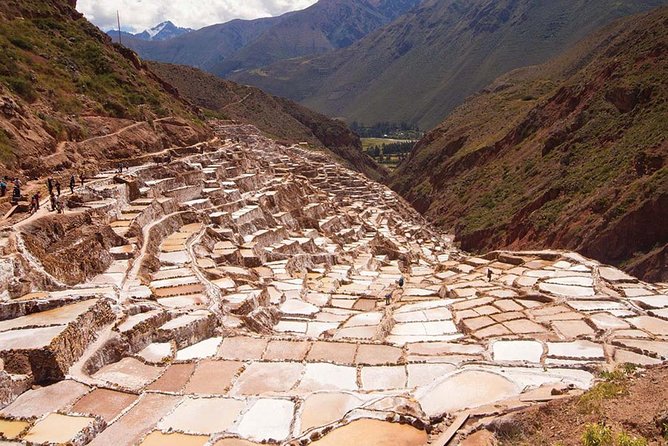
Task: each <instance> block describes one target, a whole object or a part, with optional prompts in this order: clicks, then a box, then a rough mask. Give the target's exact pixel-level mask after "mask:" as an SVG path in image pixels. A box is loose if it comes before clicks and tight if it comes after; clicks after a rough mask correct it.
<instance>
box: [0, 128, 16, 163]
mask: <svg viewBox="0 0 668 446" xmlns="http://www.w3.org/2000/svg"><path fill="white" fill-rule="evenodd" d="M13 162H14V151H13V150H12V143H11V138H10V137H9V134H8V133H7V132H6V131H5V130H4V129H0V163H2V164H4V165H5V166H8V165H11V164H13Z"/></svg>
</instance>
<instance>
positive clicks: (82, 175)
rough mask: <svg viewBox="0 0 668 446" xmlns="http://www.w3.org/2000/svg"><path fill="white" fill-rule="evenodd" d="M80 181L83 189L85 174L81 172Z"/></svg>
mask: <svg viewBox="0 0 668 446" xmlns="http://www.w3.org/2000/svg"><path fill="white" fill-rule="evenodd" d="M79 179H80V180H81V187H83V186H84V174H83V172H81V173H80V174H79Z"/></svg>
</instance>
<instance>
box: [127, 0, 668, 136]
mask: <svg viewBox="0 0 668 446" xmlns="http://www.w3.org/2000/svg"><path fill="white" fill-rule="evenodd" d="M662 4H666V0H619V1H615V2H611V1H609V0H552V1H549V2H547V1H541V2H537V1H533V0H424V1H422V0H320V1H319V2H317V3H316V4H314V5H313V6H311V7H309V8H306V9H304V10H303V11H297V12H291V13H288V14H285V15H283V16H280V17H273V18H266V19H259V20H251V21H243V20H236V21H232V22H229V23H225V24H221V25H214V26H210V27H207V28H204V29H201V30H198V31H194V32H190V33H187V34H185V35H182V36H179V37H176V38H172V39H169V40H166V41H144V40H140V39H134V40H128V41H126V42H125V43H126V45H127V46H129V47H131V48H133V49H135V50H136V51H137V52H138V53H139V54H140V55H141V56H142V57H144V58H146V59H151V60H157V61H163V62H169V63H175V64H186V65H191V66H195V67H198V68H202V69H204V70H206V71H209V72H211V73H213V74H216V75H219V76H223V77H226V78H228V79H231V80H234V81H237V82H241V83H243V84H248V85H254V86H257V87H259V88H262V89H263V90H265V91H267V92H269V93H272V94H275V95H278V96H283V97H287V98H290V99H292V100H296V101H298V102H300V103H302V104H304V105H306V106H308V107H310V108H312V109H314V110H318V111H319V112H322V113H325V114H327V115H329V116H334V117H341V118H344V119H346V120H347V121H348V122H352V121H358V122H360V123H363V124H366V125H372V124H375V123H378V122H383V121H389V122H397V123H398V122H408V123H411V124H418V125H419V126H420V128H422V129H430V128H431V127H433V126H435V125H436V124H438V123H439V122H440V121H441V120H442V119H443V118H444V117H445V116H447V114H448V113H449V112H451V111H452V110H453V109H454V108H455V107H457V106H458V105H459V104H461V103H462V102H463V101H464V100H465V99H466V98H467V97H468V96H470V95H472V94H474V93H476V92H477V91H479V90H480V89H481V88H483V87H484V86H485V85H487V84H488V83H489V82H491V81H492V80H494V79H495V78H496V77H498V76H500V75H502V74H503V73H506V72H508V71H510V70H512V69H515V68H519V67H523V66H527V65H534V64H540V63H543V62H545V61H547V60H548V59H549V58H550V57H554V56H556V55H557V54H559V53H560V52H561V51H563V50H564V49H566V48H567V47H569V46H570V45H573V44H575V43H576V42H577V41H578V40H580V39H582V38H584V37H585V36H586V35H588V34H589V33H591V32H593V31H594V30H596V29H598V28H600V27H602V26H604V25H606V24H608V23H610V22H611V21H613V20H615V19H617V18H620V17H623V16H628V15H632V14H635V13H639V12H643V11H646V10H649V9H651V8H653V7H656V6H660V5H662Z"/></svg>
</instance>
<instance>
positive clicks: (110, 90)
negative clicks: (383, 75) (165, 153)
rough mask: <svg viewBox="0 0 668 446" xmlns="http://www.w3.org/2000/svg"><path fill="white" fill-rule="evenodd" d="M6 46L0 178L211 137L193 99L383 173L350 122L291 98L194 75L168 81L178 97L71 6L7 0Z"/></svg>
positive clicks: (94, 166)
mask: <svg viewBox="0 0 668 446" xmlns="http://www.w3.org/2000/svg"><path fill="white" fill-rule="evenodd" d="M0 48H1V50H2V51H0V162H1V163H2V165H3V167H4V168H6V169H3V172H2V175H5V174H9V175H12V176H13V175H15V174H25V175H26V178H24V179H33V178H38V177H40V176H43V175H46V174H69V173H78V172H80V171H84V172H87V173H93V172H95V171H97V170H98V169H99V168H100V167H104V166H105V165H115V164H116V163H117V162H118V160H122V159H127V158H132V157H137V156H139V155H141V154H145V153H147V152H157V151H161V150H163V149H166V148H169V147H172V146H184V145H189V144H194V143H196V142H200V141H203V140H206V139H209V138H210V137H211V130H210V128H209V126H208V125H207V124H206V123H205V122H204V121H205V119H206V118H207V113H204V112H202V111H201V110H200V109H199V108H198V107H197V106H196V105H193V104H192V103H191V102H190V101H188V98H192V99H193V102H195V103H198V104H199V105H201V106H203V107H209V106H210V107H212V108H213V109H214V110H219V111H222V112H223V113H219V114H217V115H216V116H221V115H224V116H226V117H228V118H232V119H235V120H238V121H242V122H244V123H250V124H254V125H257V126H258V127H260V128H262V129H263V130H265V131H266V132H267V133H270V134H272V135H273V136H276V137H280V138H283V139H285V140H289V141H292V142H302V141H306V142H309V143H311V145H312V146H314V147H318V148H321V149H324V147H331V148H332V150H333V151H334V152H335V153H336V154H337V155H338V156H339V157H340V158H341V160H342V161H345V162H349V165H350V166H351V167H355V168H359V169H360V170H362V171H363V172H365V173H367V174H368V175H370V176H371V177H373V178H379V177H380V176H381V175H382V173H381V171H380V170H379V168H378V167H377V166H376V165H375V164H374V163H373V161H372V160H371V159H370V158H368V157H366V156H365V155H363V154H362V153H361V150H360V148H361V145H360V142H359V138H358V137H357V136H355V135H354V134H353V133H351V132H350V130H348V128H347V127H346V126H345V125H344V124H342V123H340V122H336V121H332V120H330V119H328V118H326V117H324V116H321V115H318V114H316V113H313V112H311V111H309V110H306V109H304V108H303V107H301V106H297V105H296V104H293V103H291V102H289V101H284V100H282V99H278V98H273V97H271V96H269V95H266V94H264V93H262V92H261V91H259V90H257V89H250V88H246V87H242V86H239V85H233V84H232V83H230V82H224V83H221V84H220V85H221V87H220V88H218V89H216V86H215V85H214V87H213V88H214V89H216V91H214V92H209V91H202V90H200V91H199V96H198V95H197V94H194V93H193V91H197V88H208V87H209V86H208V85H206V84H202V79H206V78H207V77H206V76H205V75H204V73H201V72H198V71H197V70H195V69H189V71H187V72H186V73H185V78H183V77H179V76H167V77H168V78H169V80H174V81H175V82H181V83H180V84H179V89H180V90H183V91H184V92H187V93H188V94H187V95H186V96H187V98H186V97H181V96H180V95H179V92H178V90H177V89H176V88H174V87H173V86H172V85H170V84H169V83H168V82H165V80H163V78H162V77H159V76H158V75H156V74H155V73H154V71H153V69H152V68H151V67H150V66H149V65H148V64H147V63H145V62H144V61H142V60H140V59H139V57H138V56H137V55H136V54H135V53H134V52H132V51H131V50H128V49H127V48H124V47H121V46H119V45H115V44H112V42H111V40H110V38H109V37H108V36H107V35H105V34H104V33H102V32H101V31H100V30H98V29H97V28H96V27H95V26H93V25H92V24H91V23H89V22H88V21H87V20H85V19H84V18H83V17H82V16H81V15H80V14H79V13H78V12H76V10H75V9H74V5H73V4H72V5H65V4H62V3H61V2H57V1H56V0H52V1H49V2H34V1H31V0H14V1H10V2H6V3H3V4H2V6H0ZM173 70H175V68H173V69H172V71H173ZM163 74H164V73H163ZM215 80H216V79H214V81H215ZM183 81H185V84H184V83H183ZM221 82H222V81H221ZM190 84H191V85H190ZM184 85H185V86H184ZM223 90H224V91H223ZM201 98H213V100H214V101H215V102H214V103H211V102H202V101H201V100H200V99H201ZM242 99H243V100H242ZM223 109H224V110H223ZM4 200H5V201H6V199H4Z"/></svg>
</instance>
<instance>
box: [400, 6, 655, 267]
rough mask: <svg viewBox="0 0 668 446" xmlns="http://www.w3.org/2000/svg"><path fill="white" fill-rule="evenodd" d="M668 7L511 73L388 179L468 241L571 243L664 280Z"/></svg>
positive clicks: (487, 245)
mask: <svg viewBox="0 0 668 446" xmlns="http://www.w3.org/2000/svg"><path fill="white" fill-rule="evenodd" d="M667 30H668V9H667V8H662V9H659V10H655V11H654V12H652V13H649V14H647V15H643V16H638V17H633V18H630V19H627V20H624V21H621V22H619V23H617V24H616V25H614V26H611V27H609V28H608V29H606V30H604V31H603V32H600V33H598V34H597V35H595V36H593V37H591V38H589V39H587V40H586V41H584V42H581V43H580V44H579V45H577V46H576V47H575V48H574V49H573V50H572V51H570V52H568V53H567V54H566V55H564V56H562V57H561V58H559V59H556V60H554V61H552V62H550V63H548V64H546V65H543V66H539V67H534V68H529V69H524V70H520V71H517V72H514V73H511V74H509V75H507V76H504V77H502V78H501V79H499V80H497V81H496V82H495V83H493V84H492V85H491V86H490V87H488V88H487V89H486V90H485V91H484V92H483V93H481V94H479V95H477V96H474V97H473V98H471V99H470V100H469V101H468V102H466V103H465V104H464V105H463V106H461V107H459V108H458V109H457V110H456V111H455V112H454V113H453V114H452V115H451V116H450V117H449V118H448V119H446V121H444V122H443V123H442V124H441V125H440V126H439V127H438V128H436V129H435V130H434V131H433V132H431V133H429V134H428V135H427V136H426V137H425V138H424V139H423V140H422V141H421V142H420V143H419V144H418V145H417V147H416V148H415V150H414V152H413V153H412V154H411V156H410V157H409V158H408V159H407V161H406V162H405V163H404V164H403V165H401V166H400V168H399V169H398V171H397V172H396V173H395V174H394V175H393V178H392V183H393V187H394V188H395V189H396V190H397V191H400V192H401V193H402V194H403V195H404V196H405V197H407V198H408V199H409V200H410V201H411V202H412V203H413V204H414V205H415V206H416V207H417V208H418V209H419V210H420V211H422V212H424V213H426V214H427V215H428V216H429V217H431V218H433V219H434V220H435V221H437V222H438V223H440V224H441V225H445V226H450V227H454V228H455V230H456V233H457V236H458V238H459V240H460V241H461V244H462V246H463V247H464V248H465V249H468V250H486V249H491V248H499V247H512V248H531V247H539V246H540V247H546V246H552V247H562V248H569V249H575V250H578V251H579V252H582V253H583V254H585V255H588V256H591V257H594V258H597V259H599V260H601V261H604V262H607V263H613V264H616V265H621V266H624V267H625V268H626V269H627V270H629V271H631V272H633V273H635V274H637V275H640V276H644V277H645V278H646V279H652V280H659V279H661V280H665V279H667V278H668V267H667V266H666V249H665V245H666V243H667V242H668V224H666V222H667V221H668V166H666V160H667V159H668V141H667V138H668V120H667V119H666V117H667V116H668V104H667V99H668V61H667V59H666V55H667V53H668V32H667Z"/></svg>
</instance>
